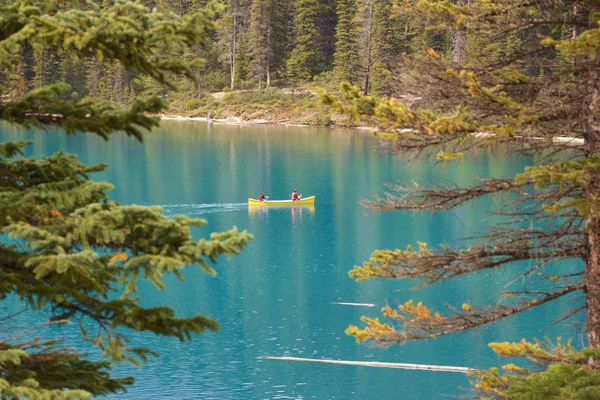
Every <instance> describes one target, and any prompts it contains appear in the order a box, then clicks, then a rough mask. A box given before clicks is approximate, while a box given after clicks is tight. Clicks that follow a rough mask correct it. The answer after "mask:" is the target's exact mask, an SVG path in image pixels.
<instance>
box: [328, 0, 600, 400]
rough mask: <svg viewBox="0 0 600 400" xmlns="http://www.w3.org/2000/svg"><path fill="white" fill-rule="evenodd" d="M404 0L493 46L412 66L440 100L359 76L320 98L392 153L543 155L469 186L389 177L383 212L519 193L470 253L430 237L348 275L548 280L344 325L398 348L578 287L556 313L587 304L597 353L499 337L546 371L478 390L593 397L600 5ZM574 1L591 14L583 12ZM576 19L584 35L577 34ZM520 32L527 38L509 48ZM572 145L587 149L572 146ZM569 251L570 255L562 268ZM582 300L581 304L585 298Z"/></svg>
mask: <svg viewBox="0 0 600 400" xmlns="http://www.w3.org/2000/svg"><path fill="white" fill-rule="evenodd" d="M399 3H400V7H401V9H402V10H403V11H404V12H407V13H409V15H416V16H426V17H427V18H429V19H430V21H431V23H435V24H439V25H440V26H444V27H445V29H446V30H447V31H449V32H452V31H453V30H457V29H462V30H465V32H466V33H467V34H468V35H469V36H471V35H473V36H474V37H480V38H483V42H484V43H486V46H483V47H480V48H479V49H474V50H477V53H473V54H472V55H471V54H469V57H468V58H469V62H468V63H467V64H466V66H467V68H465V69H462V70H457V69H455V67H454V65H455V64H453V62H452V60H451V59H446V58H445V57H443V56H441V55H440V54H438V52H436V51H435V50H432V49H430V50H429V51H428V52H427V54H425V55H415V56H414V57H411V58H409V61H410V62H406V63H405V64H403V67H404V68H408V69H410V70H411V78H412V83H413V84H414V86H415V88H416V89H418V90H419V93H420V94H421V95H422V96H424V97H425V98H426V99H427V103H426V104H428V105H429V106H431V108H429V107H428V108H423V107H421V106H419V104H407V103H403V102H400V101H396V100H389V99H378V98H372V97H368V96H364V95H362V94H361V91H360V90H359V89H358V88H356V87H351V86H349V85H346V86H344V87H343V99H344V100H343V101H341V100H339V99H337V98H335V97H331V96H328V95H326V94H325V93H322V99H323V101H324V102H326V103H329V104H333V105H334V106H335V107H336V108H337V109H338V110H339V111H342V112H346V113H348V114H349V115H352V116H354V117H359V118H362V119H364V120H366V121H369V122H370V123H371V124H373V125H375V126H378V127H379V128H380V129H381V130H382V131H384V133H383V135H384V137H387V138H389V139H390V140H391V142H390V148H391V149H393V150H394V151H415V150H424V149H435V152H434V153H433V154H435V156H436V158H437V159H438V160H451V159H454V158H459V157H462V156H464V152H466V151H470V150H473V149H475V150H476V149H486V148H488V147H490V146H497V145H499V144H503V143H510V144H511V146H510V147H509V149H510V151H513V152H517V153H521V154H530V155H535V156H536V157H535V158H534V160H536V162H537V164H536V165H534V166H531V167H528V168H527V169H526V170H525V171H523V173H521V174H519V175H517V176H515V177H512V178H490V179H483V180H481V181H479V183H476V184H475V185H473V186H471V187H464V188H463V187H439V186H436V187H422V186H416V187H415V186H403V185H395V186H392V187H391V191H390V192H389V193H387V194H386V195H385V196H382V197H378V198H376V199H374V200H373V201H369V202H366V204H367V205H368V206H370V207H372V208H373V209H374V210H377V211H388V210H434V211H441V210H448V209H452V208H454V207H457V206H459V205H462V204H464V203H466V202H468V201H470V200H473V199H477V198H482V197H486V198H487V197H496V196H501V195H505V194H509V195H510V196H511V198H512V199H514V201H513V202H512V203H511V204H505V203H504V204H503V206H501V207H500V209H498V210H497V214H498V215H501V216H503V217H504V218H507V217H510V218H512V221H506V222H505V223H504V224H502V225H500V226H493V227H490V231H489V232H488V233H487V234H484V235H483V236H481V237H479V240H477V241H475V240H471V241H470V242H473V245H472V246H467V247H464V248H452V247H450V246H445V245H441V246H440V247H436V248H431V247H430V246H428V245H427V244H425V243H420V244H419V247H418V248H414V249H413V248H411V247H410V246H409V247H407V248H406V249H405V250H377V251H375V252H374V253H373V254H372V256H371V259H370V260H369V261H366V262H365V263H363V265H361V266H357V267H355V268H354V269H353V270H352V271H351V273H350V276H351V277H353V278H355V279H357V280H359V281H361V280H367V279H372V278H376V277H383V278H391V279H411V278H414V279H417V280H418V281H417V283H416V284H417V285H418V287H423V286H427V285H432V284H437V283H440V282H443V281H446V280H450V279H453V278H458V277H462V276H464V275H467V274H471V273H477V272H482V271H492V270H502V271H505V272H508V271H506V269H507V268H508V267H510V266H513V265H515V263H520V264H519V266H520V267H521V270H520V271H519V276H521V277H523V276H531V275H533V274H535V276H536V277H538V279H536V280H521V279H518V281H519V284H518V285H517V284H516V283H515V285H517V286H516V287H514V288H509V289H507V290H506V292H504V293H501V294H500V295H501V296H500V298H499V304H497V305H493V306H488V305H472V304H470V302H469V299H467V298H465V299H464V303H463V304H462V306H461V305H460V304H458V305H453V306H451V307H450V308H449V310H446V312H444V311H437V310H431V309H429V308H428V307H427V306H426V305H424V304H422V303H418V304H415V303H413V302H412V301H408V302H406V303H405V304H401V305H400V306H399V307H397V308H396V307H392V306H386V307H384V308H383V309H382V313H383V316H384V317H385V318H386V321H385V322H382V321H380V320H379V318H376V317H374V316H370V317H363V318H362V321H363V323H364V325H365V326H364V327H362V328H359V327H357V326H351V327H349V328H348V329H347V333H348V334H349V335H352V336H354V337H355V338H356V339H357V340H358V341H365V340H367V341H368V340H372V341H377V342H380V343H388V344H391V343H396V342H404V341H407V340H422V339H430V338H436V337H439V336H442V335H447V334H451V333H455V332H460V331H463V330H466V329H470V328H474V327H478V326H482V325H484V324H489V323H493V322H494V321H498V320H500V319H503V318H508V317H511V316H513V315H515V314H518V313H521V312H523V311H526V310H530V309H532V308H535V307H538V306H541V305H544V304H547V303H550V302H553V301H555V300H557V299H560V298H564V297H565V296H570V298H571V300H570V304H574V306H573V309H571V310H570V311H569V312H567V313H566V314H565V315H564V316H563V317H562V318H561V319H560V321H564V320H565V319H567V318H569V317H571V316H573V315H576V314H577V313H580V312H585V314H586V330H587V344H588V345H589V346H590V348H589V349H585V350H583V351H582V352H581V353H580V352H576V351H574V350H573V349H572V348H571V347H570V346H567V347H564V346H561V345H559V346H555V347H554V349H552V350H551V351H547V350H544V349H543V346H542V345H541V344H539V343H536V344H533V345H532V344H528V343H526V342H523V343H518V344H506V343H505V344H495V345H494V348H495V351H497V352H498V354H501V355H506V356H524V357H529V358H530V359H532V360H534V361H541V362H540V364H541V366H548V369H547V370H545V371H542V372H540V373H532V372H531V371H529V370H526V369H521V368H518V367H516V366H514V365H510V366H507V367H506V371H507V373H506V375H504V376H503V375H500V374H499V373H498V371H497V370H491V371H488V372H484V373H482V374H481V375H480V376H479V377H480V381H479V383H478V388H479V389H480V390H482V391H484V392H486V393H487V394H488V395H491V396H492V397H493V398H506V399H520V398H542V397H543V398H596V397H597V395H598V394H599V393H600V379H599V378H600V200H599V199H600V41H598V40H596V39H595V38H597V37H599V36H600V27H599V24H598V22H599V18H598V16H599V15H600V5H599V4H598V2H596V1H591V0H590V1H583V2H581V1H566V2H565V1H560V2H547V1H537V0H534V1H529V0H526V1H524V0H492V1H486V2H473V3H472V4H469V3H466V4H464V5H462V6H461V5H456V4H452V3H450V2H445V3H440V2H438V1H434V0H425V1H419V2H418V3H413V2H409V1H402V2H399ZM574 6H577V7H581V8H582V9H583V10H585V12H582V13H581V14H580V13H577V14H575V13H573V7H574ZM575 28H577V30H580V31H579V32H578V33H579V34H578V35H577V34H576V35H572V34H567V33H572V31H573V29H575ZM540 38H541V39H540ZM592 38H594V39H592ZM514 39H519V40H518V43H512V42H514ZM409 84H411V82H408V83H407V85H409ZM576 143H581V145H580V146H573V145H574V144H576ZM566 150H568V154H569V158H568V159H567V160H560V159H559V160H558V161H557V159H556V155H557V154H560V153H561V152H564V151H566ZM422 154H423V155H428V154H432V153H431V152H424V153H422ZM563 154H564V153H563ZM471 239H474V238H471ZM564 260H572V261H573V262H572V263H562V264H557V262H559V261H564ZM575 299H579V304H581V305H575V304H577V303H576V302H575ZM578 371H579V372H578ZM544 382H546V384H545V385H543V383H544ZM575 382H577V383H575ZM540 389H542V391H540ZM542 394H543V396H542ZM540 396H541V397H540Z"/></svg>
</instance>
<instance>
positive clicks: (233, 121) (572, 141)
mask: <svg viewBox="0 0 600 400" xmlns="http://www.w3.org/2000/svg"><path fill="white" fill-rule="evenodd" d="M160 118H161V119H162V120H165V121H199V122H208V123H213V124H225V125H284V126H300V127H309V126H317V125H307V124H293V123H289V122H288V121H286V120H284V121H269V120H267V119H251V120H243V119H241V118H240V117H230V118H222V119H221V118H207V117H183V116H181V115H166V114H162V115H161V116H160ZM330 128H344V129H358V130H363V131H373V130H374V129H373V128H370V127H368V126H341V127H340V126H335V125H333V126H330ZM472 136H475V137H477V138H488V137H493V136H494V135H493V134H490V133H486V132H479V133H473V134H472ZM529 139H530V140H547V139H546V138H542V137H539V138H535V137H534V138H529ZM552 142H553V143H564V144H568V145H571V146H583V144H584V140H583V139H581V138H573V137H566V136H557V137H553V138H552Z"/></svg>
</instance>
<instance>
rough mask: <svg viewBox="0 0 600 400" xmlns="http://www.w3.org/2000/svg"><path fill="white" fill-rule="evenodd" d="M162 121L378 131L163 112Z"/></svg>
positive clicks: (283, 121)
mask: <svg viewBox="0 0 600 400" xmlns="http://www.w3.org/2000/svg"><path fill="white" fill-rule="evenodd" d="M159 117H160V119H161V121H195V122H207V123H211V124H221V125H243V126H253V125H280V126H292V127H300V128H309V127H316V128H330V129H356V130H360V131H376V129H374V128H371V127H367V126H340V125H329V126H326V125H311V124H298V123H290V122H289V120H282V121H271V120H267V119H250V120H243V119H241V118H240V117H229V118H207V117H184V116H181V115H167V114H161V115H159Z"/></svg>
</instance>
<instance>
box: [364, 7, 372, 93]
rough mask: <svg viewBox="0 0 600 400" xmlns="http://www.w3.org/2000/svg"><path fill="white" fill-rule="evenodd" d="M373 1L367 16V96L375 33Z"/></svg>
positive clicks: (365, 83)
mask: <svg viewBox="0 0 600 400" xmlns="http://www.w3.org/2000/svg"><path fill="white" fill-rule="evenodd" d="M373 7H374V6H373V1H371V5H370V7H369V16H368V17H367V27H366V29H365V31H366V36H365V52H366V57H365V63H366V65H365V79H364V83H363V85H364V86H363V94H364V95H365V96H366V95H368V94H369V78H370V77H371V50H372V49H371V47H372V46H371V41H372V39H371V38H372V35H373Z"/></svg>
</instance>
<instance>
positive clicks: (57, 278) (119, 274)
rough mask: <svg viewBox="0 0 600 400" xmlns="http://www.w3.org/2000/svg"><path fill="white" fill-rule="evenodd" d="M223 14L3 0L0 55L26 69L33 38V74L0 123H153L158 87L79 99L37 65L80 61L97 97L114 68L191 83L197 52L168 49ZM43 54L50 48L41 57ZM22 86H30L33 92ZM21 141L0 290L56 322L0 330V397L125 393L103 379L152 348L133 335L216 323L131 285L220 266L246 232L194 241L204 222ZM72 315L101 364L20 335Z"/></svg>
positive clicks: (92, 126)
mask: <svg viewBox="0 0 600 400" xmlns="http://www.w3.org/2000/svg"><path fill="white" fill-rule="evenodd" d="M218 10H219V7H218V6H217V5H216V4H215V3H212V2H211V3H208V6H207V8H206V9H203V10H198V11H197V12H195V13H187V14H186V15H185V16H183V17H178V16H177V15H175V14H163V13H160V12H157V11H150V10H149V9H148V8H146V7H145V6H143V5H142V4H140V3H131V2H126V1H123V0H117V1H116V2H115V3H110V2H108V1H106V2H104V4H103V6H100V5H98V4H97V3H93V2H89V3H85V5H82V6H81V7H80V5H79V2H77V1H74V2H73V4H72V7H66V6H63V3H62V2H61V3H59V2H54V1H36V2H32V1H29V0H22V1H17V2H14V3H11V4H10V5H7V6H5V5H1V6H0V27H1V28H2V29H1V31H2V35H0V64H2V65H3V66H4V67H5V68H14V69H15V70H16V71H17V72H16V73H18V74H20V73H21V72H20V71H21V70H20V68H21V67H22V65H21V63H20V60H19V57H18V56H19V55H20V54H22V53H23V52H27V49H31V48H33V49H34V51H35V55H36V60H37V61H36V63H37V65H36V68H37V69H36V71H37V72H39V73H38V74H37V76H36V81H35V84H34V85H30V84H29V83H27V84H26V83H25V82H24V81H23V82H22V84H19V85H18V87H17V90H13V91H10V92H9V93H8V94H7V95H4V96H2V99H0V112H1V119H3V120H5V121H8V122H11V123H15V124H19V125H23V126H36V127H40V126H41V127H43V126H48V125H53V126H57V127H61V128H63V129H64V130H65V131H66V132H67V133H71V132H76V131H78V132H86V133H95V134H97V135H99V136H101V137H103V138H105V139H107V138H108V137H109V136H110V134H112V133H113V132H115V131H119V130H120V131H124V132H125V133H127V134H128V135H132V136H134V137H136V138H138V139H140V140H141V138H142V136H141V135H142V130H145V129H151V128H152V127H154V126H156V125H157V124H158V120H157V118H155V117H152V116H149V115H148V113H157V112H159V111H161V110H163V109H164V108H165V107H166V105H167V104H166V102H165V101H164V100H163V99H162V98H161V97H157V96H155V97H150V98H148V99H145V100H144V99H137V100H133V99H130V100H128V99H124V98H123V97H122V98H121V100H122V102H131V107H130V109H127V110H122V109H120V108H118V107H117V106H116V105H115V104H114V103H112V102H109V101H105V100H95V99H94V93H92V92H91V93H90V96H88V97H87V98H86V99H84V100H80V99H79V95H78V94H77V93H72V92H71V88H70V87H69V85H67V84H65V83H54V84H51V85H47V86H46V84H47V83H49V82H48V81H49V80H51V79H49V78H48V77H47V76H46V72H48V70H47V69H45V68H46V67H45V63H46V62H47V61H49V60H54V59H55V58H54V57H55V56H56V57H61V56H62V57H63V59H62V60H63V61H64V60H68V59H70V60H73V61H74V62H75V61H77V60H83V61H84V63H83V65H85V67H86V68H88V69H89V71H91V72H92V73H91V74H90V82H91V81H94V80H95V83H94V85H95V86H96V89H97V93H96V94H98V96H100V97H101V96H102V93H101V92H102V90H104V89H105V88H103V86H102V83H101V82H100V80H99V77H101V76H102V74H109V73H110V74H117V75H120V76H121V78H122V77H123V76H124V75H126V74H128V73H129V72H128V71H132V73H135V74H140V79H139V81H138V82H139V84H140V86H144V87H145V89H144V90H147V91H149V92H150V91H154V90H155V89H157V88H160V86H153V85H154V83H153V82H151V81H148V80H144V78H141V76H142V75H144V76H148V77H149V78H150V79H152V81H154V82H156V83H158V84H159V85H164V86H165V87H174V84H173V83H172V82H171V81H170V79H169V76H171V75H172V74H178V75H183V76H185V77H187V79H190V80H192V81H193V80H195V79H196V72H195V70H194V65H197V62H195V61H193V60H190V59H189V57H183V58H182V57H179V56H177V55H176V53H178V52H179V51H182V52H183V51H184V50H185V48H186V47H187V46H194V45H196V46H198V45H200V44H202V43H203V42H204V40H205V39H206V36H207V35H208V34H211V33H212V31H213V29H214V22H213V18H214V16H215V11H218ZM47 54H50V55H51V58H49V59H46V55H47ZM90 58H94V59H95V61H93V62H89V61H90ZM52 62H53V61H52ZM103 62H104V63H106V64H107V65H102V64H101V63H103ZM61 65H63V66H69V65H70V64H69V63H66V62H62V63H61ZM71 67H73V68H74V66H73V65H71V66H70V67H69V68H71ZM38 78H39V79H38ZM52 79H54V77H53V78H52ZM117 81H119V80H117ZM121 81H122V79H121ZM30 86H34V87H36V88H35V89H33V90H30V91H27V88H28V87H30ZM96 89H94V90H95V91H96ZM28 144H31V142H9V143H2V144H0V221H2V226H1V227H0V230H1V233H2V235H3V240H2V244H1V245H0V299H8V298H17V299H19V300H20V301H21V303H22V304H23V305H25V306H26V307H27V309H28V310H30V311H29V312H36V313H43V314H44V315H48V314H50V318H49V319H48V321H47V322H45V323H43V324H41V325H40V326H33V327H28V329H27V330H25V331H19V330H15V329H10V328H9V327H7V328H6V329H3V330H2V334H3V335H4V336H5V337H4V338H0V397H2V398H3V399H4V398H6V399H12V398H15V399H16V398H29V399H79V398H82V399H84V398H90V397H91V396H92V395H93V396H99V395H106V394H110V393H115V392H119V391H124V390H125V388H126V387H127V385H131V384H132V383H133V381H134V380H133V378H132V377H126V378H113V377H111V375H110V368H111V366H112V364H113V363H116V362H122V361H129V362H132V363H134V364H137V365H139V364H140V363H142V362H144V361H145V360H146V359H147V357H148V356H150V355H157V354H156V353H155V352H154V351H153V350H152V349H146V348H137V347H132V346H130V345H129V339H128V336H127V335H128V334H129V333H130V332H132V331H134V332H152V333H154V334H156V335H161V336H165V337H175V338H178V339H179V340H181V341H186V340H191V338H192V337H193V335H194V334H197V333H201V332H203V331H205V330H206V329H210V330H217V329H218V328H219V325H218V324H217V322H215V321H213V320H211V319H210V318H208V317H206V316H203V315H200V314H196V315H195V316H192V317H189V318H180V317H178V316H177V315H176V314H175V312H174V311H173V310H172V309H170V308H169V307H153V308H146V307H143V306H141V305H140V297H139V296H138V295H137V286H138V283H139V282H140V281H149V282H152V283H153V284H154V285H155V286H156V287H157V288H159V289H162V288H164V282H163V280H164V278H165V277H166V276H168V275H174V276H176V277H177V278H179V279H183V275H182V270H183V269H184V268H186V267H188V266H193V265H196V266H198V267H200V268H202V269H203V270H204V271H206V272H207V273H208V274H210V275H214V274H215V272H216V271H215V269H214V264H215V263H216V262H217V261H218V260H219V259H220V258H221V257H223V256H227V257H231V256H234V255H236V254H239V252H240V251H241V250H242V249H243V248H244V247H245V246H246V244H247V243H248V241H249V240H250V239H252V236H251V235H250V234H248V233H247V232H239V231H238V230H237V229H235V228H233V229H231V230H229V231H227V232H221V233H213V234H211V235H210V237H209V238H204V239H200V240H197V241H194V240H193V239H192V237H191V228H192V227H197V226H203V225H205V224H206V221H204V220H202V219H194V218H188V217H185V216H176V217H172V218H169V217H166V216H164V215H163V214H162V210H161V209H160V208H159V207H141V206H135V205H131V206H121V205H119V204H117V203H115V202H112V201H108V196H107V194H106V191H107V190H110V189H112V186H111V185H110V184H108V183H103V182H94V181H91V180H90V179H89V175H90V174H92V173H94V172H98V171H102V170H104V168H105V165H96V166H85V165H83V164H81V163H80V162H79V161H78V160H77V158H76V157H75V156H73V155H69V154H63V153H61V152H59V153H56V154H54V155H52V156H49V157H45V158H42V159H39V160H36V159H33V158H23V157H22V156H23V155H24V151H23V148H24V146H26V145H28ZM7 318H8V319H10V318H11V317H7ZM12 318H19V316H18V315H16V316H12ZM6 320H7V319H6V318H5V319H4V321H6ZM74 320H76V321H79V323H80V328H81V335H82V337H83V338H84V339H85V340H87V341H88V342H89V343H90V344H91V345H94V346H97V347H98V348H100V349H101V350H102V357H103V359H102V360H101V361H94V360H89V359H87V356H86V355H84V354H79V353H76V352H74V351H73V350H70V349H69V347H68V342H65V344H64V345H62V346H61V347H59V344H61V342H59V341H42V340H38V339H36V340H33V341H28V342H22V341H19V339H20V338H21V337H22V336H23V335H25V334H27V333H29V332H30V331H35V330H36V329H38V328H42V327H43V326H47V325H61V324H64V323H66V322H68V321H74ZM92 332H93V333H92Z"/></svg>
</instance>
